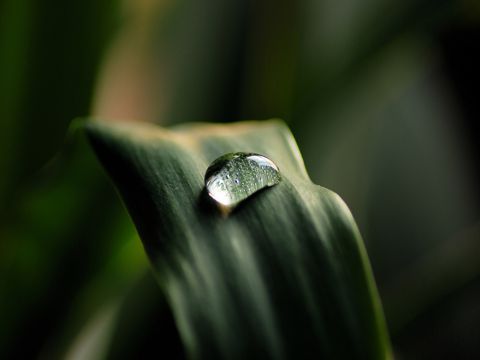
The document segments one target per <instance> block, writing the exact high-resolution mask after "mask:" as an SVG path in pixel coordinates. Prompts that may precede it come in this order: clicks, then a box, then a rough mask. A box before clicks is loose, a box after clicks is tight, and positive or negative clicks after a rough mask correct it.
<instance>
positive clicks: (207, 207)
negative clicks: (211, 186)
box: [197, 188, 223, 217]
mask: <svg viewBox="0 0 480 360" xmlns="http://www.w3.org/2000/svg"><path fill="white" fill-rule="evenodd" d="M197 206H198V211H199V212H200V214H202V215H204V216H208V217H212V216H222V214H223V212H222V211H221V209H219V208H218V206H217V203H216V202H215V200H213V199H212V198H211V197H210V196H209V195H208V191H207V189H206V188H203V190H202V192H201V193H200V196H199V197H198V203H197Z"/></svg>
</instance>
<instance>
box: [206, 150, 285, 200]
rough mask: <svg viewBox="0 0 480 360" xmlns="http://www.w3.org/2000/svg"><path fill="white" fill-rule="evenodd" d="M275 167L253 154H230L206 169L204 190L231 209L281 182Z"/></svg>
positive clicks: (263, 157)
mask: <svg viewBox="0 0 480 360" xmlns="http://www.w3.org/2000/svg"><path fill="white" fill-rule="evenodd" d="M280 179H281V177H280V172H279V170H278V167H277V166H276V165H275V164H274V162H273V161H272V160H270V159H269V158H267V157H265V156H262V155H259V154H254V153H241V152H238V153H229V154H226V155H223V156H221V157H219V158H218V159H216V160H215V161H214V162H213V163H212V164H211V165H210V166H209V167H208V169H207V172H206V174H205V186H206V188H207V191H208V194H209V195H210V197H211V198H213V199H214V200H215V201H216V202H217V203H218V204H220V205H221V206H222V207H224V208H227V209H233V208H234V207H235V206H236V205H238V204H239V203H240V202H241V201H243V200H245V199H247V198H248V197H250V196H251V195H252V194H254V193H256V192H257V191H259V190H261V189H263V188H265V187H270V186H274V185H276V184H278V183H279V182H280Z"/></svg>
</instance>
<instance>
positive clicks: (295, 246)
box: [86, 120, 391, 359]
mask: <svg viewBox="0 0 480 360" xmlns="http://www.w3.org/2000/svg"><path fill="white" fill-rule="evenodd" d="M86 131H87V134H88V136H89V138H90V140H91V143H92V145H93V147H94V149H95V151H96V153H97V155H98V157H99V159H100V160H101V162H102V164H103V165H104V167H105V168H106V170H107V172H108V173H109V174H110V176H111V177H112V179H113V182H114V183H115V185H116V186H117V188H118V190H119V192H120V195H121V197H122V198H123V200H124V202H125V204H126V206H127V208H128V210H129V213H130V215H131V217H132V219H133V221H134V223H135V225H136V227H137V230H138V232H139V234H140V237H141V238H142V241H143V244H144V248H145V250H146V252H147V254H148V256H149V259H150V261H151V263H152V266H153V269H154V271H155V274H156V277H157V280H158V282H159V284H160V287H161V289H162V291H163V292H164V294H165V296H166V299H167V302H168V304H169V307H170V308H171V311H172V312H173V316H174V319H175V322H176V326H177V327H178V331H179V333H180V337H181V339H182V342H183V344H184V346H185V348H186V352H187V354H188V355H189V357H190V358H194V359H215V358H222V359H247V358H262V359H269V358H270V359H287V358H288V359H293V358H302V359H306V358H329V359H342V358H346V359H385V358H390V357H391V355H390V345H389V340H388V335H387V333H386V328H385V323H384V318H383V312H382V309H381V306H380V302H379V299H378V295H377V291H376V287H375V284H374V281H373V277H372V274H371V270H370V265H369V262H368V259H367V256H366V253H365V250H364V246H363V242H362V239H361V236H360V234H359V232H358V229H357V227H356V225H355V222H354V220H353V218H352V216H351V214H350V212H349V210H348V208H347V207H346V205H345V204H344V203H343V201H342V200H341V199H340V198H339V197H338V196H337V195H336V194H335V193H333V192H331V191H329V190H327V189H325V188H323V187H320V186H317V185H314V184H313V183H312V182H311V181H310V179H309V177H308V175H307V172H306V170H305V167H304V164H303V160H302V158H301V155H300V152H299V150H298V148H297V146H296V144H295V141H294V139H293V136H292V135H291V133H290V132H289V130H288V129H287V127H286V126H285V125H284V124H283V123H282V122H281V121H278V120H271V121H262V122H253V121H252V122H241V123H234V124H230V125H214V124H198V123H197V124H192V125H182V126H177V127H173V128H171V129H164V128H161V127H158V126H155V125H151V124H139V123H111V122H102V121H90V122H88V123H87V124H86ZM239 151H243V152H254V153H259V154H262V155H265V156H267V157H268V158H270V159H272V160H273V161H274V162H275V164H277V165H278V167H279V169H280V172H281V176H282V181H281V182H280V183H279V184H278V185H276V186H274V187H272V188H268V189H264V190H262V191H260V192H258V193H256V194H254V195H253V196H252V197H250V198H249V199H247V200H245V201H244V202H243V203H242V204H240V205H239V206H238V207H237V208H236V209H235V210H234V211H233V212H232V213H230V214H229V215H228V216H224V215H222V213H221V212H220V211H218V209H217V208H216V206H215V204H213V203H212V201H211V200H210V199H209V197H208V196H207V195H206V193H205V190H204V175H205V171H206V169H207V168H208V166H209V164H210V163H211V162H212V161H213V160H215V159H216V158H218V157H219V156H221V155H223V154H225V153H229V152H239ZM160 341H161V340H159V342H160Z"/></svg>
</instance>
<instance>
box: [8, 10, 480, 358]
mask: <svg viewBox="0 0 480 360" xmlns="http://www.w3.org/2000/svg"><path fill="white" fill-rule="evenodd" d="M479 19H480V10H479V6H478V2H476V1H468V0H463V1H453V0H441V1H433V0H420V1H403V2H394V1H390V0H370V1H367V2H360V1H354V0H342V1H333V0H322V1H313V0H302V1H286V0H281V1H276V2H274V1H271V0H264V1H259V2H245V1H240V0H238V1H231V2H222V1H219V0H208V1H204V2H195V1H191V0H190V1H189V0H184V1H174V0H170V1H163V2H161V1H158V2H156V1H153V0H152V1H137V2H135V1H130V2H128V1H127V2H125V3H122V4H119V3H117V2H116V1H105V2H95V1H93V0H88V1H73V2H72V1H70V2H62V1H59V0H42V1H33V0H2V1H1V2H0V215H1V218H0V318H1V319H2V321H1V322H0V357H2V358H4V357H7V358H8V357H10V356H11V357H13V356H17V357H24V358H25V357H37V356H40V355H42V356H45V357H48V356H50V355H51V356H54V355H58V356H61V355H60V354H64V353H65V352H66V351H68V350H67V348H68V347H69V346H70V345H69V344H72V342H73V340H74V339H75V338H76V337H77V335H78V334H79V333H80V329H81V328H82V327H83V326H85V325H86V324H87V322H88V319H90V318H92V317H95V316H97V315H96V314H97V313H98V312H102V309H103V308H104V307H105V306H107V305H108V304H111V303H115V304H119V305H116V307H115V308H116V309H117V308H122V306H124V305H123V304H124V303H126V302H128V301H129V300H128V299H129V297H128V296H129V295H126V294H127V293H128V290H127V289H129V288H132V287H134V286H139V285H134V283H136V281H137V280H136V279H138V278H139V277H141V276H142V275H141V274H142V273H143V271H144V270H145V267H146V260H145V259H144V257H143V254H142V251H141V249H140V242H139V241H138V239H136V235H135V232H134V230H133V228H132V225H131V224H130V221H129V220H128V218H127V216H126V214H125V211H124V210H123V208H122V206H121V204H120V202H119V200H118V199H117V197H116V196H115V194H114V192H113V191H112V189H111V186H110V184H109V183H108V181H107V180H106V178H105V176H104V175H103V173H102V171H101V170H100V169H99V166H98V165H97V164H96V162H95V161H94V159H93V158H92V155H91V154H90V153H89V150H87V147H86V146H85V144H84V143H83V140H82V139H77V140H75V141H73V142H70V141H67V144H65V141H64V137H65V134H66V131H67V128H68V126H69V124H70V122H71V120H72V119H73V118H75V117H77V116H83V115H86V114H88V113H90V112H93V113H96V112H99V115H102V116H105V117H108V115H109V111H111V108H104V107H102V106H101V104H102V103H103V102H104V100H103V99H105V96H106V95H105V93H109V94H112V93H114V91H113V90H117V91H118V89H124V90H125V94H124V95H125V96H126V98H127V99H129V98H133V97H134V96H135V94H144V93H148V94H153V95H151V96H150V98H148V99H147V100H146V101H144V102H143V103H141V104H140V105H138V104H137V105H136V104H135V103H133V105H131V108H129V110H130V111H129V112H128V114H126V115H125V116H126V117H136V116H135V114H137V113H138V117H139V118H142V119H143V120H147V121H155V122H159V123H163V124H172V123H179V122H190V121H199V120H201V121H219V122H220V121H232V120H239V119H248V118H271V117H282V118H284V119H286V120H287V121H288V122H289V125H290V127H291V128H292V130H293V133H294V134H295V136H296V138H297V141H298V142H299V145H300V149H301V150H302V153H303V155H304V157H305V160H306V164H307V168H308V169H309V172H310V174H311V176H312V178H313V180H314V182H316V183H318V184H321V185H324V186H326V187H328V188H331V189H333V190H334V191H336V192H338V193H339V194H340V195H341V196H342V197H343V198H344V199H345V200H346V202H347V203H348V204H349V206H350V207H351V208H352V210H353V213H354V215H355V217H356V219H357V220H358V221H359V226H360V229H361V232H362V234H363V235H364V238H365V240H366V245H367V248H368V252H369V255H370V258H371V261H372V264H373V269H374V274H375V277H376V279H377V282H378V285H379V288H380V293H381V297H382V300H383V303H384V306H385V309H386V315H387V319H388V321H389V326H390V328H391V333H392V340H393V344H394V348H395V350H396V352H397V353H398V355H399V356H405V357H419V356H421V357H422V358H452V357H461V356H464V357H466V356H471V357H478V356H479V354H480V349H479V346H478V344H477V339H478V330H476V326H475V324H476V322H478V320H479V319H480V307H479V305H478V304H480V298H479V293H480V292H479V274H480V268H479V266H478V265H477V263H478V261H475V259H474V257H473V256H472V254H475V253H478V246H479V245H478V242H479V240H478V239H479V238H480V236H479V227H478V220H479V196H478V189H477V183H478V170H479V166H478V161H477V159H476V158H475V156H476V155H478V148H477V145H476V143H475V135H472V134H477V133H478V132H476V131H475V130H478V126H477V125H476V124H477V123H478V121H477V120H478V105H477V104H476V95H475V94H476V92H475V89H476V86H477V84H478V81H480V79H479V71H478V63H479V59H478V56H477V57H476V55H475V52H474V50H475V49H476V50H478V44H479V38H478V35H479V33H480V32H479V26H480V25H479V24H480V20H479ZM114 34H116V35H115V36H114ZM132 34H133V35H132ZM114 39H115V40H114ZM139 39H142V41H139ZM132 43H134V44H136V45H135V46H136V47H135V46H133V47H132V48H133V49H135V51H130V52H129V54H130V55H131V57H134V58H135V57H136V56H138V57H139V58H141V59H143V60H142V61H139V62H137V63H135V62H133V64H134V65H131V66H130V67H128V66H124V67H120V69H119V70H116V71H115V70H111V68H112V67H114V65H115V61H117V60H118V59H119V58H120V57H119V56H118V54H119V53H120V54H122V53H121V52H119V53H118V52H117V53H116V52H115V51H114V50H115V48H118V47H121V46H120V45H122V44H126V45H125V47H126V48H127V49H129V47H128V46H127V45H129V44H130V45H131V44H132ZM119 44H120V45H119ZM112 49H113V50H112ZM107 50H108V51H107ZM105 56H106V57H105ZM145 59H147V60H145ZM100 64H103V65H101V66H100ZM126 64H127V65H128V64H130V63H128V62H127V63H126ZM99 69H100V70H101V71H100V72H99V73H100V77H97V73H98V70H99ZM132 69H133V70H136V71H139V72H140V70H141V73H142V74H144V77H145V79H146V80H145V79H144V78H142V79H143V80H142V81H143V82H142V81H139V82H136V83H134V84H133V85H131V86H129V84H130V82H131V78H134V79H138V78H140V77H135V76H132V77H131V78H129V77H128V75H129V73H128V71H129V70H132ZM109 71H110V72H112V73H113V74H114V75H115V76H113V77H108V76H105V75H104V74H108V73H109ZM133 75H135V72H133ZM95 79H98V83H99V85H98V86H95ZM112 79H113V80H112ZM147 80H148V81H147ZM129 81H130V82H129ZM143 85H144V87H145V88H142V86H143ZM95 89H96V90H95ZM145 89H147V90H145ZM95 94H96V95H95ZM92 99H93V107H92V105H91V101H92ZM115 99H116V100H115ZM124 100H125V99H124V98H118V99H117V98H114V99H113V100H112V101H111V103H113V104H114V105H115V104H117V105H118V107H121V105H122V104H123V103H124V102H125V101H124ZM92 108H93V109H92ZM146 108H148V110H149V111H146ZM112 113H113V111H112ZM145 114H149V116H145ZM127 115H128V116H127ZM59 152H61V155H55V154H57V153H59ZM130 296H131V295H130ZM107 308H108V306H107ZM140 308H141V306H140ZM152 311H153V310H152ZM155 311H157V310H155ZM158 311H160V310H158ZM160 313H161V311H160ZM98 316H100V318H102V317H101V314H100V315H98ZM139 321H140V320H139ZM105 329H107V330H108V329H109V328H108V327H106V328H105ZM107 330H106V331H107ZM112 331H113V330H112ZM114 334H115V332H114V333H113V335H112V334H110V335H108V336H107V335H106V336H107V338H110V337H109V336H111V339H118V338H117V337H116V336H117V335H114ZM118 336H120V335H118ZM418 339H422V340H423V341H419V340H418ZM115 341H118V340H115ZM26 344H28V346H27V345H26ZM104 346H107V347H108V345H104ZM104 350H105V349H104ZM105 351H106V352H107V353H108V352H109V350H108V349H107V350H105ZM105 351H104V353H105ZM112 351H113V350H112ZM98 356H100V355H98Z"/></svg>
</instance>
